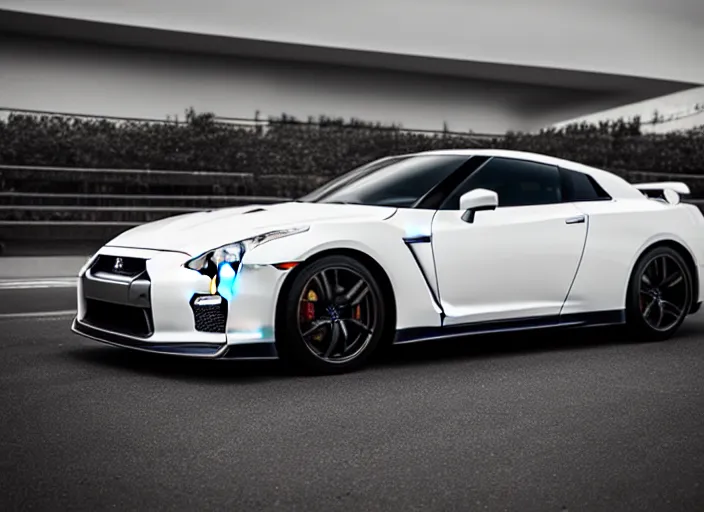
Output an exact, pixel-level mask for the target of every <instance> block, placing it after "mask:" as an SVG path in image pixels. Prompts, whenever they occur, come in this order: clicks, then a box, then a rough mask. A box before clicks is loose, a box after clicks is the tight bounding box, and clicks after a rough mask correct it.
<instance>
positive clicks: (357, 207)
mask: <svg viewBox="0 0 704 512" xmlns="http://www.w3.org/2000/svg"><path fill="white" fill-rule="evenodd" d="M687 193H689V189H688V188H687V186H686V185H685V184H683V183H679V182H668V183H650V184H643V185H632V184H629V183H627V182H626V181H624V180H623V179H621V178H619V177H618V176H616V175H614V174H612V173H609V172H606V171H603V170H599V169H595V168H591V167H587V166H584V165H581V164H578V163H574V162H570V161H565V160H560V159H556V158H551V157H547V156H542V155H537V154H532V153H522V152H515V151H494V150H447V151H432V152H425V153H417V154H410V155H403V156H394V157H389V158H384V159H381V160H377V161H374V162H371V163H369V164H367V165H364V166H362V167H360V168H358V169H355V170H353V171H351V172H349V173H347V174H344V175H343V176H341V177H338V178H336V179H334V180H332V181H331V182H330V183H328V184H326V185H324V186H323V187H321V188H320V189H318V190H316V191H315V192H313V193H311V194H309V195H307V196H305V197H303V198H301V199H299V200H297V201H292V202H285V203H280V204H275V205H252V206H245V207H236V208H225V209H220V210H214V211H207V212H199V213H194V214H187V215H181V216H176V217H171V218H167V219H163V220H160V221H157V222H153V223H149V224H145V225H141V226H138V227H136V228H134V229H131V230H129V231H126V232H125V233H123V234H121V235H119V236H117V237H116V238H115V239H113V240H112V241H111V242H109V243H108V244H107V245H105V246H104V247H103V248H102V249H100V250H99V251H98V252H97V253H96V254H95V255H94V256H93V257H92V258H91V259H90V260H89V261H88V263H87V264H86V265H85V266H84V268H83V269H81V272H80V274H79V280H78V314H77V316H76V318H75V320H74V322H73V326H72V328H73V330H74V331H75V332H76V333H78V334H81V335H84V336H87V337H90V338H94V339H96V340H98V341H102V342H105V343H109V344H112V345H117V346H121V347H128V348H132V349H138V350H143V351H149V352H158V353H164V354H178V355H188V356H196V357H203V358H236V359H243V358H245V359H246V358H277V357H280V358H282V359H285V360H287V361H289V362H292V363H294V364H296V365H299V366H300V367H302V368H305V369H307V370H309V371H310V370H312V371H315V372H327V373H332V372H341V371H347V370H351V369H354V368H357V367H359V366H360V365H362V364H363V363H364V362H365V361H366V360H368V358H369V357H370V355H372V354H373V353H374V352H375V351H376V350H377V349H379V348H380V347H381V346H382V344H389V343H408V342H413V341H419V340H434V339H440V338H454V337H462V336H466V335H469V334H477V333H489V332H500V331H516V330H523V329H536V328H544V327H553V328H555V327H577V326H594V325H610V324H626V325H627V326H628V328H629V329H631V330H632V332H633V333H634V334H635V335H637V336H638V337H640V338H641V339H653V340H654V339H665V338H668V337H670V336H671V335H672V334H673V333H674V332H675V331H676V330H677V329H678V328H679V326H680V324H681V323H682V322H683V320H684V318H685V317H686V316H687V315H688V314H690V313H693V312H695V311H696V310H697V309H698V308H699V306H700V304H701V301H702V290H701V287H700V279H701V275H702V265H704V217H703V216H702V214H701V213H700V211H699V209H698V208H697V207H695V206H693V205H691V204H684V203H681V202H680V200H679V198H680V194H687Z"/></svg>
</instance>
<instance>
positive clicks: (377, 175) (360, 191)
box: [300, 155, 470, 208]
mask: <svg viewBox="0 0 704 512" xmlns="http://www.w3.org/2000/svg"><path fill="white" fill-rule="evenodd" d="M469 158H470V157H469V156H461V155H418V156H412V157H406V158H401V159H394V160H387V161H384V162H383V163H382V164H381V165H374V166H372V167H369V168H365V169H364V170H363V171H362V172H355V171H353V174H351V175H350V176H347V175H345V176H343V177H342V178H340V179H339V181H337V182H335V183H333V184H332V185H326V186H323V187H322V188H321V189H319V190H318V191H315V192H312V193H311V194H309V195H308V196H306V197H304V198H301V199H300V200H301V201H305V202H315V203H349V204H365V205H374V206H395V207H400V208H410V207H412V206H413V205H414V204H415V203H416V202H417V201H418V200H419V199H420V198H422V197H423V196H425V195H426V194H427V193H428V192H429V191H431V190H432V189H433V187H435V186H436V185H438V184H439V183H441V182H442V181H443V180H444V179H445V178H447V177H448V176H450V175H451V174H452V173H454V172H455V171H456V170H458V169H459V168H460V167H461V166H462V165H463V164H464V163H465V162H466V161H467V160H468V159H469Z"/></svg>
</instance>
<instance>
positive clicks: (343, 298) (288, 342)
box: [276, 256, 386, 373]
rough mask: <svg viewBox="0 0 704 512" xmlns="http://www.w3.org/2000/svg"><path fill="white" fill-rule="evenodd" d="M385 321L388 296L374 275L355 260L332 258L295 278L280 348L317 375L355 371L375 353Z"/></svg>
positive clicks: (279, 334) (286, 356)
mask: <svg viewBox="0 0 704 512" xmlns="http://www.w3.org/2000/svg"><path fill="white" fill-rule="evenodd" d="M384 322H385V304H384V297H383V293H382V290H381V288H380V287H379V285H378V283H377V282H376V280H375V278H374V276H373V275H372V274H371V272H370V271H369V270H368V269H367V268H366V267H365V266H364V265H363V264H361V263H360V262H359V261H357V260H355V259H353V258H350V257H347V256H329V257H325V258H321V259H320V260H316V261H314V262H313V263H311V264H310V265H307V266H306V267H305V268H303V269H302V270H301V272H300V273H298V275H296V276H295V278H294V282H293V284H292V286H291V289H290V293H289V295H288V297H287V304H286V305H285V314H284V317H283V318H282V321H277V335H276V338H277V348H278V351H279V354H280V355H281V357H282V358H283V359H288V360H294V361H295V362H296V363H299V364H302V365H303V366H305V367H306V368H308V369H310V370H313V371H315V372H317V373H340V372H343V371H350V370H352V369H356V368H358V367H359V366H361V365H362V364H363V363H364V362H365V361H366V360H367V359H368V357H369V356H370V355H371V354H372V352H374V350H375V348H376V347H377V345H378V344H379V340H380V338H381V337H382V335H383V334H384V332H385V331H386V329H385V325H384ZM280 324H281V325H280ZM283 326H285V331H284V330H283V329H280V328H279V327H283Z"/></svg>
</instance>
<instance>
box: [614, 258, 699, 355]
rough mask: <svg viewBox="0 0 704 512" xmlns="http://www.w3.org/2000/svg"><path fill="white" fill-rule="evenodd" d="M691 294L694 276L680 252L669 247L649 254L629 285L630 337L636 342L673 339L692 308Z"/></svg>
mask: <svg viewBox="0 0 704 512" xmlns="http://www.w3.org/2000/svg"><path fill="white" fill-rule="evenodd" d="M663 262H664V273H663ZM644 276H645V277H644ZM692 294H693V279H692V273H691V271H690V269H689V267H688V265H687V263H686V262H685V260H684V258H683V257H682V256H681V255H680V254H679V253H678V252H677V251H675V250H674V249H672V248H670V247H656V248H654V249H651V250H649V251H647V252H646V253H645V254H644V255H643V256H642V257H641V258H640V260H639V261H638V263H637V264H636V266H635V268H634V269H633V274H632V275H631V279H630V282H629V284H628V295H627V299H626V325H627V328H628V331H629V334H630V335H631V337H632V338H633V339H634V340H636V341H638V340H644V341H664V340H667V339H669V338H671V337H672V336H673V335H674V334H675V333H676V332H677V330H678V329H679V328H680V326H681V325H682V322H684V319H685V318H686V317H687V314H688V313H689V311H690V309H691V307H692Z"/></svg>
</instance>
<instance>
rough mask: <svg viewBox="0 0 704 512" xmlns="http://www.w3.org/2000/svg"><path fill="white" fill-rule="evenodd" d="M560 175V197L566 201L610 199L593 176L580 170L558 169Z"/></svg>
mask: <svg viewBox="0 0 704 512" xmlns="http://www.w3.org/2000/svg"><path fill="white" fill-rule="evenodd" d="M560 174H561V175H562V199H563V201H567V202H576V201H602V200H604V199H611V198H610V197H609V194H607V193H606V192H605V191H604V189H603V188H601V187H600V186H599V184H598V183H596V181H594V178H592V177H591V176H588V175H587V174H584V173H582V172H577V171H570V170H567V169H560Z"/></svg>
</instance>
